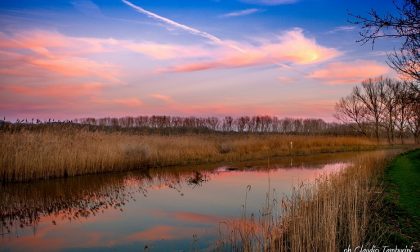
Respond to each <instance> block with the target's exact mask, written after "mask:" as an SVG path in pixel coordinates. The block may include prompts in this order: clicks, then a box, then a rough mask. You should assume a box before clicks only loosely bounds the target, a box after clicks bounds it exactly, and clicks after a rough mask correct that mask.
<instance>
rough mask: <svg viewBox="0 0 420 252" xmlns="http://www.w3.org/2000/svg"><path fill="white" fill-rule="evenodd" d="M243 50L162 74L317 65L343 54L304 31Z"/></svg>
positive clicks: (291, 32)
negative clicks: (310, 36) (305, 33)
mask: <svg viewBox="0 0 420 252" xmlns="http://www.w3.org/2000/svg"><path fill="white" fill-rule="evenodd" d="M239 47H240V48H243V49H244V51H245V52H239V51H228V52H226V51H225V52H222V53H219V56H218V59H216V60H211V61H205V62H195V63H191V64H184V65H179V66H174V67H171V68H169V69H163V70H162V71H163V72H165V71H169V72H192V71H202V70H208V69H217V68H239V67H248V66H256V65H270V64H284V63H287V64H289V63H291V64H313V63H317V62H322V61H325V60H328V59H332V58H334V57H337V56H339V55H341V52H339V51H338V50H336V49H334V48H328V47H323V46H321V45H319V44H317V42H316V41H315V40H314V39H310V38H307V37H305V36H304V34H303V31H302V30H301V29H293V30H291V31H288V32H285V33H284V34H283V35H281V36H279V37H278V39H277V41H275V42H264V43H262V44H261V45H259V46H251V45H239ZM216 54H217V53H216Z"/></svg>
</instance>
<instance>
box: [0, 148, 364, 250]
mask: <svg viewBox="0 0 420 252" xmlns="http://www.w3.org/2000/svg"><path fill="white" fill-rule="evenodd" d="M359 155H369V153H362V154H357V153H346V154H334V155H331V154H329V155H325V154H324V155H316V156H308V157H300V158H299V157H294V158H282V159H275V160H270V161H268V160H265V161H259V162H243V163H238V164H229V165H226V164H225V165H207V166H194V167H171V168H167V169H162V168H161V169H150V170H148V171H146V172H130V173H118V174H108V175H95V176H81V177H76V178H68V179H56V180H50V181H41V182H36V183H26V184H12V185H7V186H2V187H1V190H0V191H1V192H0V199H1V200H0V221H1V222H0V233H1V236H0V250H1V251H57V250H61V251H79V250H92V251H104V250H112V251H120V250H124V251H127V250H131V251H143V250H148V251H189V250H192V249H199V250H203V251H207V250H211V249H212V248H213V247H214V244H215V241H217V239H218V237H219V223H220V222H222V221H224V220H227V219H232V218H238V217H240V216H241V214H242V213H243V204H244V202H245V192H246V190H247V187H249V186H250V188H251V190H250V191H249V192H248V193H247V200H246V205H247V213H249V214H251V213H255V214H256V215H258V213H259V210H260V209H261V208H262V207H263V204H264V202H265V196H266V193H267V192H268V191H269V190H270V192H272V193H275V194H276V195H278V197H281V196H282V195H287V194H289V193H290V191H291V189H292V187H293V186H296V185H298V184H299V183H300V182H302V181H303V182H305V183H310V182H311V181H314V179H316V178H317V177H319V176H320V175H321V174H325V173H330V172H334V171H337V170H339V169H342V168H345V167H346V166H347V165H349V164H351V163H352V162H353V161H354V159H355V158H357V156H359ZM269 187H270V189H269Z"/></svg>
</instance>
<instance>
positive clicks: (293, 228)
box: [219, 151, 398, 251]
mask: <svg viewBox="0 0 420 252" xmlns="http://www.w3.org/2000/svg"><path fill="white" fill-rule="evenodd" d="M397 152H398V151H392V152H390V151H387V152H383V153H380V154H377V155H376V154H375V155H371V156H370V157H364V158H362V159H360V160H358V161H357V162H356V163H355V164H354V165H353V166H352V167H349V168H347V169H344V170H342V171H341V172H338V173H335V174H332V175H330V176H324V177H321V178H320V179H318V180H317V181H316V182H315V183H314V184H313V185H301V186H299V187H296V188H294V189H293V192H292V194H291V195H290V196H289V197H285V198H283V199H282V200H278V199H273V197H272V196H271V195H270V194H271V192H270V193H268V194H267V205H266V206H264V208H263V209H262V211H261V214H260V216H259V217H258V218H257V217H255V216H252V215H251V216H248V215H246V214H244V216H243V217H242V218H241V219H239V220H231V221H228V222H227V223H226V226H227V230H225V229H224V228H221V230H222V231H223V233H222V236H221V238H222V239H221V241H220V244H219V248H221V249H224V248H228V249H229V250H235V251H342V250H343V249H345V248H348V247H349V246H350V247H351V248H355V247H356V246H360V245H361V244H365V245H368V244H370V243H371V242H372V241H370V240H369V238H367V237H368V234H369V235H370V237H372V233H375V232H378V230H380V229H378V228H377V225H378V223H372V222H371V220H372V218H371V217H372V216H373V214H374V213H375V212H376V211H377V208H378V207H379V206H380V200H379V199H380V197H381V196H380V195H382V194H381V193H382V187H381V185H380V179H379V178H380V176H381V174H383V171H384V167H385V165H386V163H387V161H388V160H389V158H391V157H393V156H395V155H396V154H397ZM379 225H380V224H379ZM376 237H380V234H379V235H376ZM375 242H377V241H375ZM376 244H377V243H376Z"/></svg>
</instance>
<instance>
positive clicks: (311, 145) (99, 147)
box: [0, 128, 386, 182]
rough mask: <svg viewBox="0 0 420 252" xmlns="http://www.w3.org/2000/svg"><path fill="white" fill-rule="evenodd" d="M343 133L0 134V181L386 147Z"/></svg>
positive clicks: (63, 130)
mask: <svg viewBox="0 0 420 252" xmlns="http://www.w3.org/2000/svg"><path fill="white" fill-rule="evenodd" d="M384 147H386V145H378V144H377V143H376V141H374V140H370V139H367V138H360V137H345V136H337V137H334V136H300V135H282V134H250V133H249V134H184V135H182V134H181V135H169V136H164V135H158V134H148V135H140V134H131V133H125V132H118V131H113V132H106V131H90V130H85V129H77V128H55V129H49V130H36V131H35V130H18V131H1V132H0V149H1V150H2V151H1V153H0V176H1V178H0V180H1V181H3V182H12V181H31V180H36V179H48V178H58V177H68V176H77V175H83V174H95V173H104V172H116V171H126V170H136V169H142V168H147V167H163V166H174V165H189V164H202V163H209V162H221V161H244V160H252V159H262V158H267V157H276V156H287V155H306V154H315V153H334V152H344V151H361V150H373V149H378V148H384Z"/></svg>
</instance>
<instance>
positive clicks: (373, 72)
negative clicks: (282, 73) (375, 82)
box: [306, 60, 389, 85]
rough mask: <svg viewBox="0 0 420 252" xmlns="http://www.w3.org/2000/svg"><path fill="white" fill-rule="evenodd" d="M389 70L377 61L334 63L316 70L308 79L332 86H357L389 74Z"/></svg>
mask: <svg viewBox="0 0 420 252" xmlns="http://www.w3.org/2000/svg"><path fill="white" fill-rule="evenodd" d="M388 72H389V68H388V67H387V66H385V65H383V64H379V63H377V62H376V61H369V60H356V61H351V62H334V63H330V64H328V65H326V66H325V67H324V68H322V69H319V70H315V71H314V72H312V73H310V74H308V75H307V76H306V77H307V78H311V79H315V80H319V81H323V82H325V83H327V84H331V85H340V84H355V83H359V82H361V81H363V80H364V79H367V78H370V77H377V76H380V75H384V74H387V73H388Z"/></svg>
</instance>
